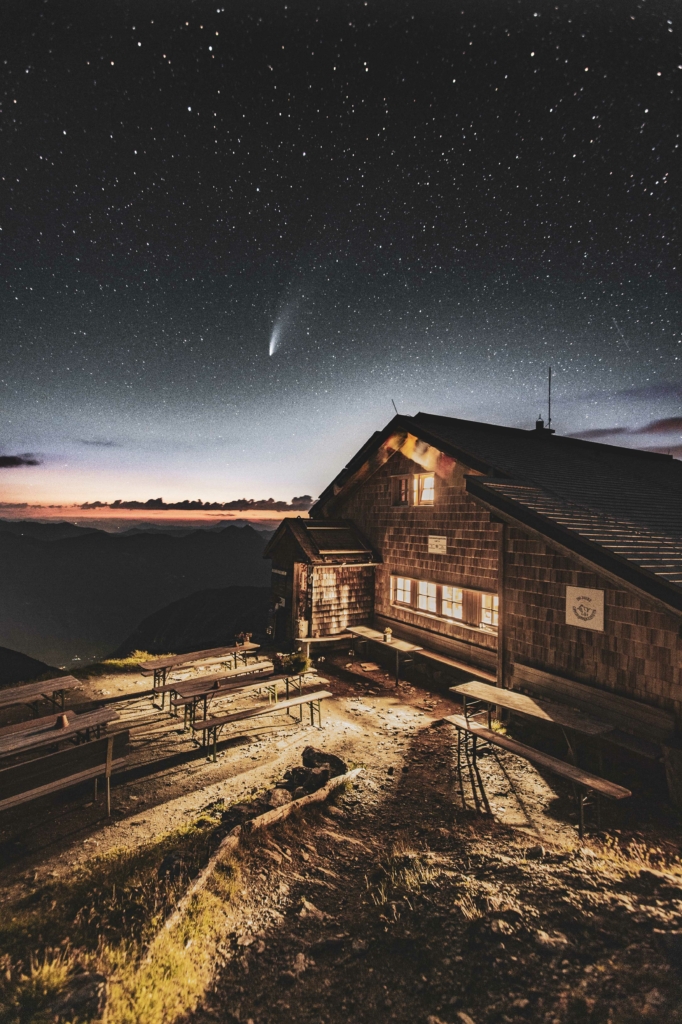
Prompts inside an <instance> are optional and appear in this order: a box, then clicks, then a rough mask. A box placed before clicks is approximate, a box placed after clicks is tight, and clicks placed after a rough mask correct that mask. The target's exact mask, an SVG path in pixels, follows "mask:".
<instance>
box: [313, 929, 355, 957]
mask: <svg viewBox="0 0 682 1024" xmlns="http://www.w3.org/2000/svg"><path fill="white" fill-rule="evenodd" d="M347 938H348V933H347V932H341V933H340V934H339V935H325V936H324V937H323V938H321V939H318V940H317V942H313V944H312V946H311V949H312V950H313V952H314V953H336V952H338V950H339V949H341V947H342V946H343V944H344V942H345V941H346V939H347Z"/></svg>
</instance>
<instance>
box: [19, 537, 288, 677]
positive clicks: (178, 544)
mask: <svg viewBox="0 0 682 1024" xmlns="http://www.w3.org/2000/svg"><path fill="white" fill-rule="evenodd" d="M265 543H266V538H264V537H263V535H262V534H261V533H259V532H258V531H257V530H253V529H252V528H251V527H249V526H244V527H241V528H240V527H237V526H229V527H227V528H226V529H224V530H219V531H216V532H213V531H211V532H207V531H203V530H197V531H195V532H193V533H191V534H188V535H187V536H184V537H174V536H169V535H166V534H162V533H159V534H155V533H144V534H139V535H137V536H132V537H120V536H116V535H114V534H104V533H102V532H99V531H98V532H97V533H92V534H86V535H85V536H79V537H71V538H69V537H67V538H64V539H62V540H51V541H49V542H43V541H39V540H36V539H34V538H30V537H25V536H24V537H22V536H18V535H15V534H11V533H8V532H2V531H0V564H1V565H2V566H3V570H4V571H3V572H2V573H1V574H0V645H3V646H6V647H10V648H13V649H18V650H22V651H27V652H30V654H31V656H32V657H35V658H39V659H40V660H41V661H46V662H48V663H51V664H54V665H70V664H72V663H73V662H74V659H77V660H76V663H77V662H78V661H82V662H88V661H93V660H96V659H99V658H102V657H104V656H106V655H107V654H109V652H110V651H112V650H114V649H115V648H117V647H118V646H119V645H120V644H121V643H122V642H123V640H124V639H125V637H127V636H129V635H130V634H131V633H132V632H133V630H134V629H136V627H137V626H138V625H139V623H140V622H141V621H142V620H143V619H145V618H147V617H148V616H149V615H151V614H152V613H153V612H156V611H158V610H159V609H160V608H163V607H164V606H166V605H168V604H169V603H171V602H173V601H177V600H179V599H180V598H183V597H187V596H189V595H190V594H192V593H195V592H196V591H199V590H207V589H221V588H224V587H227V586H235V585H237V586H267V585H268V584H269V581H270V568H269V563H268V562H266V561H264V559H263V557H262V556H263V549H264V547H265Z"/></svg>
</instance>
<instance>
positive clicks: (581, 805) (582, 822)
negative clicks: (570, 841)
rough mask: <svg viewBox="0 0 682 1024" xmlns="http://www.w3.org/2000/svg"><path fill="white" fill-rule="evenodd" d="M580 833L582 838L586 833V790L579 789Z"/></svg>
mask: <svg viewBox="0 0 682 1024" xmlns="http://www.w3.org/2000/svg"><path fill="white" fill-rule="evenodd" d="M578 808H579V812H578V835H579V837H580V838H581V839H582V838H583V836H584V834H585V790H584V789H582V787H581V788H580V790H579V791H578Z"/></svg>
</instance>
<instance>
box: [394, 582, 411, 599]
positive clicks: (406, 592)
mask: <svg viewBox="0 0 682 1024" xmlns="http://www.w3.org/2000/svg"><path fill="white" fill-rule="evenodd" d="M393 600H394V601H395V603H396V604H412V580H407V579H404V578H403V577H402V576H396V577H395V578H394V580H393Z"/></svg>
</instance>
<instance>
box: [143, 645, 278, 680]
mask: <svg viewBox="0 0 682 1024" xmlns="http://www.w3.org/2000/svg"><path fill="white" fill-rule="evenodd" d="M259 647H260V644H253V643H251V641H250V640H249V641H247V642H246V643H243V644H232V646H230V647H213V648H211V649H210V650H207V651H190V652H189V653H188V654H172V655H170V656H169V657H168V658H152V660H151V661H142V662H140V664H139V665H138V668H139V669H140V671H141V672H142V674H143V675H145V676H149V675H151V674H152V673H153V674H154V689H156V688H157V686H158V685H160V684H162V683H165V682H166V673H167V672H168V670H169V669H172V668H177V667H178V666H179V665H190V664H192V663H194V662H197V661H207V660H208V659H209V658H213V659H214V660H216V659H222V658H225V660H226V661H229V659H230V658H233V659H234V664H235V668H236V667H237V659H238V658H239V657H241V658H242V660H243V661H244V664H246V655H247V654H249V653H250V652H251V651H257V650H258V649H259Z"/></svg>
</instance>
